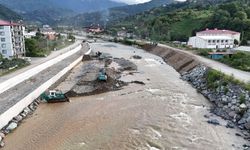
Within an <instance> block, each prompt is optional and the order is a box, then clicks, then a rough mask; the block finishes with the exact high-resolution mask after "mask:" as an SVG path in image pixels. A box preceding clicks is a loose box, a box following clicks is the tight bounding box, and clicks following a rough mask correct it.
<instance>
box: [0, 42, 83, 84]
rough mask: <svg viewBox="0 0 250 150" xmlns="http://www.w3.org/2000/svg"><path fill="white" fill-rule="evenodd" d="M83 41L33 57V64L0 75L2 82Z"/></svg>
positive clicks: (0, 81)
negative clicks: (41, 56)
mask: <svg viewBox="0 0 250 150" xmlns="http://www.w3.org/2000/svg"><path fill="white" fill-rule="evenodd" d="M81 42H82V40H80V39H79V40H77V41H76V42H75V43H74V44H72V45H70V46H68V47H66V48H63V49H61V50H57V51H52V53H51V54H50V55H49V56H48V57H43V58H32V61H31V65H29V66H27V67H25V68H22V69H19V70H17V71H15V72H12V73H10V74H7V75H4V76H1V77H0V83H2V82H4V81H6V80H8V79H10V78H13V77H15V76H16V75H18V74H21V73H23V72H25V71H27V70H29V69H31V68H34V67H36V66H38V65H40V64H42V63H44V62H46V61H48V60H51V59H53V58H55V57H57V56H59V55H61V54H63V53H65V52H67V51H69V50H71V49H73V48H75V47H77V46H78V45H79V44H81Z"/></svg>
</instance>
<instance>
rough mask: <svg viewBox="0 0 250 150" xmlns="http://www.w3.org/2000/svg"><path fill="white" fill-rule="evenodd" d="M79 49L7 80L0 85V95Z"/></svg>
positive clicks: (79, 47) (77, 49) (78, 49)
mask: <svg viewBox="0 0 250 150" xmlns="http://www.w3.org/2000/svg"><path fill="white" fill-rule="evenodd" d="M81 48H82V46H81V45H79V46H77V47H76V48H74V49H73V50H70V51H68V52H67V53H65V54H62V55H60V56H58V57H56V58H54V59H51V60H49V61H47V62H45V63H43V64H41V65H38V66H36V67H34V68H32V69H30V70H28V71H26V72H24V73H21V74H19V75H17V76H15V77H13V78H11V79H8V80H6V81H4V82H2V83H0V94H1V93H3V92H4V91H6V90H8V89H10V88H12V87H14V86H15V85H17V84H19V83H21V82H23V81H24V80H27V79H29V78H30V77H32V76H34V75H36V74H38V73H39V72H41V71H43V70H44V69H46V68H48V67H50V66H52V65H54V64H56V63H58V62H60V61H62V60H63V59H65V58H67V57H69V56H71V55H73V54H75V53H76V52H78V51H80V50H81Z"/></svg>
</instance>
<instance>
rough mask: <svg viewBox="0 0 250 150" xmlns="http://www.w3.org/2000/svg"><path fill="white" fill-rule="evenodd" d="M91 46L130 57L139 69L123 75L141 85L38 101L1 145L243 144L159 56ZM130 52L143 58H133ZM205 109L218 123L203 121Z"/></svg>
mask: <svg viewBox="0 0 250 150" xmlns="http://www.w3.org/2000/svg"><path fill="white" fill-rule="evenodd" d="M91 47H92V49H93V50H94V51H103V52H108V53H111V54H112V55H113V56H115V57H124V58H126V59H129V60H130V61H132V62H134V63H135V64H136V65H137V66H138V72H137V73H134V74H133V75H131V74H128V73H124V74H123V76H122V80H123V81H135V80H137V81H143V82H144V83H145V85H139V84H129V85H128V86H125V87H124V88H123V89H122V90H119V91H112V92H108V93H103V94H99V95H93V96H87V97H78V98H72V99H71V102H70V103H60V104H41V105H40V106H39V108H38V109H37V110H36V112H35V113H34V114H33V115H32V116H31V117H30V118H28V119H26V120H24V122H23V123H22V124H21V125H20V126H19V127H18V128H17V129H16V130H15V131H14V132H13V133H11V134H9V135H8V136H7V137H6V146H5V147H4V148H3V149H4V150H234V149H235V150H238V149H243V148H242V145H243V144H246V143H247V141H245V140H244V139H242V138H241V137H237V136H235V133H236V132H237V129H228V128H226V127H225V126H224V125H225V124H226V121H224V120H221V119H220V118H218V117H216V116H213V115H212V114H209V107H210V104H209V102H208V100H206V99H205V98H204V97H203V96H202V95H200V94H198V93H197V92H196V90H195V89H193V88H192V87H191V86H190V85H189V84H188V83H186V82H184V81H182V80H181V79H179V74H178V73H177V72H176V71H175V70H174V69H173V68H172V67H170V66H168V65H167V64H165V63H164V62H163V61H162V59H161V58H159V57H157V56H154V55H152V54H149V53H146V52H144V51H142V50H140V49H136V48H133V47H128V46H123V45H120V44H114V43H106V42H97V43H92V44H91ZM134 54H136V55H140V56H142V59H138V60H135V59H132V58H131V56H132V55H134ZM79 68H80V67H76V68H75V70H73V72H74V73H72V74H76V73H77V69H79ZM73 76H74V75H73ZM66 85H68V84H62V85H61V87H62V86H66ZM205 114H208V115H211V118H217V119H218V120H219V121H220V123H221V124H222V125H220V126H214V125H211V124H208V123H207V119H206V118H205V117H204V115H205Z"/></svg>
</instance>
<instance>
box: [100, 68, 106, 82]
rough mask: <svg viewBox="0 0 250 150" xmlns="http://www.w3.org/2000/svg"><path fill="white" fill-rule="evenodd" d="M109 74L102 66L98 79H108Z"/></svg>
mask: <svg viewBox="0 0 250 150" xmlns="http://www.w3.org/2000/svg"><path fill="white" fill-rule="evenodd" d="M107 79H108V76H107V74H106V71H105V69H104V68H101V69H100V71H99V73H98V80H99V81H107Z"/></svg>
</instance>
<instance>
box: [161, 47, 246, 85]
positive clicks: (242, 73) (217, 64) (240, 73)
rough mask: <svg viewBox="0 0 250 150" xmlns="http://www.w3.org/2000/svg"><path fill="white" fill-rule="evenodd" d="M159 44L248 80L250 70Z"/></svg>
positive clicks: (242, 79) (237, 77) (239, 78)
mask: <svg viewBox="0 0 250 150" xmlns="http://www.w3.org/2000/svg"><path fill="white" fill-rule="evenodd" d="M158 45H159V46H162V47H166V48H171V49H174V50H176V51H181V52H183V53H186V54H188V55H190V57H193V58H196V59H197V60H198V61H199V62H201V63H203V64H204V65H206V66H208V67H211V68H213V69H215V70H218V71H221V72H223V73H225V74H227V75H229V76H231V75H233V76H234V77H235V78H236V79H238V80H241V81H244V82H250V72H246V71H242V70H239V69H234V68H232V67H230V66H227V65H225V64H223V63H220V62H218V61H214V60H211V59H208V58H205V57H201V56H198V55H195V54H193V53H192V52H189V51H184V50H180V49H177V48H173V47H170V46H167V45H164V44H158Z"/></svg>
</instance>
